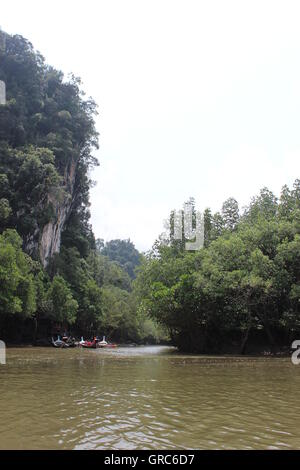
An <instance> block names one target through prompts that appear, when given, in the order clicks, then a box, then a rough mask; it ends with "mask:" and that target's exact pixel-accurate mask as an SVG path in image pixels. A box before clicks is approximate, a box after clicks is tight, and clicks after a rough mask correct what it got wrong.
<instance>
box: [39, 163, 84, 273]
mask: <svg viewBox="0 0 300 470" xmlns="http://www.w3.org/2000/svg"><path fill="white" fill-rule="evenodd" d="M76 168H77V162H76V161H75V160H74V159H73V160H71V162H70V164H69V165H68V166H67V167H66V169H65V172H64V188H63V189H64V195H63V196H62V195H61V194H54V195H49V197H48V202H49V203H51V204H52V207H53V209H54V216H53V217H52V219H51V220H50V222H48V223H47V224H46V225H45V226H44V227H43V229H42V233H41V235H40V241H39V246H38V251H39V256H40V260H41V262H42V265H43V266H44V267H46V266H47V265H48V263H49V260H50V258H51V257H52V256H53V255H54V254H55V253H59V250H60V243H61V234H62V232H63V229H64V227H65V224H66V222H67V219H68V216H69V215H70V212H71V209H72V202H73V197H74V186H75V178H76Z"/></svg>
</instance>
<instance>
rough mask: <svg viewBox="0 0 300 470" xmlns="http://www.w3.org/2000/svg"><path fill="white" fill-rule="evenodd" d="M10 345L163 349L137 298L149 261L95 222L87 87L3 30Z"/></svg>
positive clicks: (1, 169)
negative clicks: (140, 274) (90, 343)
mask: <svg viewBox="0 0 300 470" xmlns="http://www.w3.org/2000/svg"><path fill="white" fill-rule="evenodd" d="M0 80H2V81H3V82H4V83H5V85H6V103H5V104H4V105H0V337H1V339H4V340H7V341H12V342H14V341H15V342H23V341H34V342H38V341H39V340H40V339H41V338H45V337H49V336H50V337H51V335H53V334H55V333H59V332H62V331H64V330H68V331H71V332H72V333H73V334H77V335H79V334H80V335H81V334H83V335H88V336H91V335H94V334H105V335H107V336H108V338H110V339H114V340H116V341H120V342H127V341H131V342H132V341H133V342H157V341H159V340H160V338H161V335H160V330H161V329H160V328H159V327H158V326H157V325H156V324H155V321H154V320H152V319H150V318H148V317H147V316H144V315H143V314H142V313H139V314H137V308H136V297H135V294H134V293H133V289H132V280H133V278H134V270H135V268H136V266H137V265H138V264H139V263H140V254H139V253H138V251H137V250H136V249H135V247H134V245H133V244H132V243H131V242H130V240H114V241H110V242H108V243H107V244H104V243H103V241H102V240H95V237H94V234H93V231H92V227H91V225H90V223H89V218H90V213H89V190H90V188H91V185H92V184H93V182H92V180H91V179H90V176H89V175H90V173H91V170H92V169H93V167H94V166H95V165H98V161H97V159H96V158H95V156H94V151H95V150H96V149H97V148H98V134H97V131H96V128H95V116H96V114H97V108H96V104H95V103H94V101H93V100H92V99H91V98H87V97H86V96H85V94H84V93H83V91H82V87H81V82H80V80H79V79H78V78H76V77H74V76H71V77H69V78H68V79H65V77H64V76H63V74H62V73H61V72H59V71H57V70H55V69H54V68H53V67H50V66H48V65H47V64H46V62H45V60H44V58H43V57H42V56H41V55H40V54H39V53H38V52H36V51H35V50H34V49H33V46H32V45H31V43H30V42H29V41H27V40H26V39H24V38H23V37H21V36H18V35H15V36H11V35H8V34H6V33H4V32H2V31H0Z"/></svg>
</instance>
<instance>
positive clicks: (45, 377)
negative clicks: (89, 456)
mask: <svg viewBox="0 0 300 470" xmlns="http://www.w3.org/2000/svg"><path fill="white" fill-rule="evenodd" d="M299 388H300V366H298V367H297V366H293V365H292V364H291V361H290V360H289V359H288V358H287V359H277V358H276V359H272V358H239V357H230V358H228V357H203V356H185V355H180V354H178V353H176V351H174V350H173V349H172V348H167V347H147V348H120V349H117V350H111V351H108V350H106V351H104V350H81V349H73V350H57V349H54V348H53V349H48V348H46V349H44V348H28V349H27V348H26V349H9V350H8V353H7V365H6V366H1V365H0V397H1V398H0V416H1V421H0V448H1V449H5V448H17V449H29V448H33V449H49V448H50V449H220V448H224V449H273V448H276V449H277V448H280V449H287V448H297V449H299V448H300V428H299V421H300V401H299V397H298V393H299V392H298V391H299Z"/></svg>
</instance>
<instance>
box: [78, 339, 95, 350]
mask: <svg viewBox="0 0 300 470" xmlns="http://www.w3.org/2000/svg"><path fill="white" fill-rule="evenodd" d="M79 346H81V347H82V348H89V349H96V348H97V339H96V338H94V339H93V341H84V340H83V337H81V341H79Z"/></svg>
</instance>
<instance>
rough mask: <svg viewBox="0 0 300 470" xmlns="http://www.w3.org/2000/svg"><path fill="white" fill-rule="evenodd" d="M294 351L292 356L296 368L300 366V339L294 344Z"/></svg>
mask: <svg viewBox="0 0 300 470" xmlns="http://www.w3.org/2000/svg"><path fill="white" fill-rule="evenodd" d="M291 348H292V349H295V351H294V352H293V354H292V356H291V361H292V363H293V364H294V365H295V366H298V365H299V364H300V357H299V356H300V339H295V341H293V342H292V346H291Z"/></svg>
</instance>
